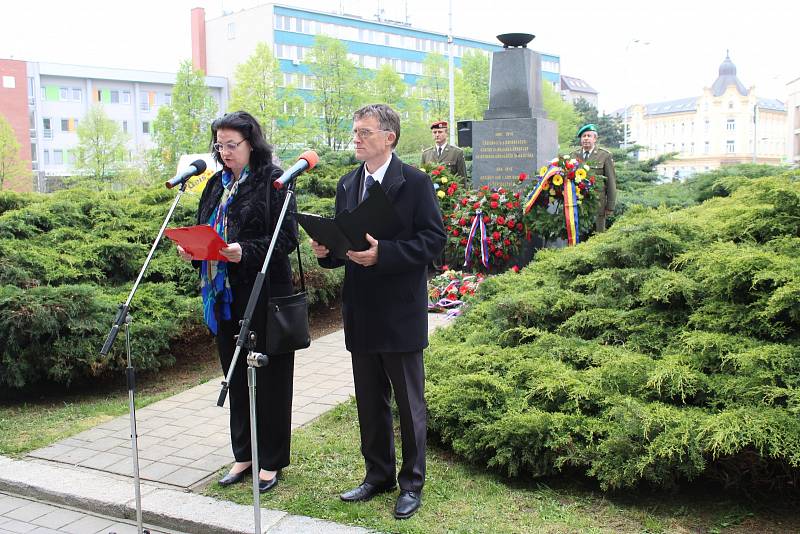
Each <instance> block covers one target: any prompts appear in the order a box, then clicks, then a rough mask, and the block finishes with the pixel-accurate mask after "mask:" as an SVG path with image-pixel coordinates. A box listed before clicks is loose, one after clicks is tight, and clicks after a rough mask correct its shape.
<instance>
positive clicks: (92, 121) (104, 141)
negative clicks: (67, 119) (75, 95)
mask: <svg viewBox="0 0 800 534" xmlns="http://www.w3.org/2000/svg"><path fill="white" fill-rule="evenodd" d="M126 141H127V136H126V135H125V134H124V133H122V130H121V129H120V127H119V125H118V124H117V123H116V122H115V121H113V120H111V119H109V118H108V116H107V115H106V113H105V111H103V106H102V105H101V104H95V105H93V106H92V107H91V108H89V111H88V112H87V113H86V116H85V117H84V118H83V120H82V121H80V123H79V124H78V147H77V153H76V156H75V169H76V170H77V171H80V172H81V173H82V174H83V175H84V176H88V177H90V178H92V179H94V180H105V179H107V178H109V177H111V176H114V175H115V174H116V173H117V172H118V171H119V170H120V168H121V167H122V161H123V159H124V157H125V143H126Z"/></svg>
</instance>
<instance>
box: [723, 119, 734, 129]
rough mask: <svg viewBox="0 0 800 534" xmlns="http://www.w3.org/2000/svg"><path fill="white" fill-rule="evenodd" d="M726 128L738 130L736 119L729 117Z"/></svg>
mask: <svg viewBox="0 0 800 534" xmlns="http://www.w3.org/2000/svg"><path fill="white" fill-rule="evenodd" d="M725 129H726V130H728V131H729V132H733V131H735V130H736V119H728V122H727V124H726V125H725Z"/></svg>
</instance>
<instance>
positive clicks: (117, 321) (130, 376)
mask: <svg viewBox="0 0 800 534" xmlns="http://www.w3.org/2000/svg"><path fill="white" fill-rule="evenodd" d="M187 181H188V177H187V179H186V180H184V181H183V182H182V183H181V186H180V189H179V190H178V194H177V195H175V200H174V201H173V202H172V206H170V208H169V212H168V213H167V216H166V217H165V218H164V223H163V224H162V225H161V229H160V230H159V231H158V236H156V239H155V241H153V246H152V247H150V252H149V253H148V254H147V258H146V259H145V260H144V265H142V269H141V270H140V271H139V276H138V277H137V278H136V282H134V284H133V288H132V289H131V292H130V294H129V295H128V298H127V300H126V301H125V303H124V304H120V306H119V309H118V310H117V316H116V317H115V318H114V324H113V326H112V327H111V331H110V332H109V333H108V337H107V338H106V341H105V343H104V344H103V348H102V349H100V355H101V356H108V352H109V351H110V350H111V345H113V344H114V340H115V339H117V334H119V330H120V328H122V326H123V325H124V326H125V349H126V352H127V355H128V367H127V368H126V369H125V377H126V379H127V384H128V412H129V413H130V419H131V456H132V457H133V458H132V459H133V480H134V489H135V493H136V526H137V528H138V532H139V534H150V531H149V530H148V529H145V528H143V526H142V490H141V482H140V480H139V446H138V442H137V438H138V435H137V434H136V403H135V401H136V371H135V370H134V368H133V365H132V363H131V338H130V333H129V331H128V326H129V325H130V322H131V316H130V315H129V314H128V310H129V309H130V306H131V301H132V300H133V295H134V294H135V293H136V290H137V289H138V288H139V283H140V282H141V281H142V277H144V272H145V270H147V266H148V265H149V264H150V260H151V259H152V258H153V254H154V253H155V251H156V247H158V244H159V243H160V242H161V237H162V236H163V235H164V230H165V229H166V228H167V224H168V223H169V221H170V219H172V214H173V213H174V212H175V208H176V207H177V205H178V201H179V200H180V199H181V196H182V195H183V193H184V191H186V182H187Z"/></svg>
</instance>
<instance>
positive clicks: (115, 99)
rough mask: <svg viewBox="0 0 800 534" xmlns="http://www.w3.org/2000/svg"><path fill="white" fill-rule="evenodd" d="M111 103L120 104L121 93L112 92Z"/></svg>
mask: <svg viewBox="0 0 800 534" xmlns="http://www.w3.org/2000/svg"><path fill="white" fill-rule="evenodd" d="M111 103H112V104H119V91H111Z"/></svg>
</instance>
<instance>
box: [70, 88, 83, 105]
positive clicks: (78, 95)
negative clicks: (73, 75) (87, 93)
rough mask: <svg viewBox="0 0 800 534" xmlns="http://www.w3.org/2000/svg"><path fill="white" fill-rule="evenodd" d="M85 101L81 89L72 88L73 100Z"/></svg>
mask: <svg viewBox="0 0 800 534" xmlns="http://www.w3.org/2000/svg"><path fill="white" fill-rule="evenodd" d="M82 99H83V91H81V89H80V88H79V87H73V88H72V100H74V101H75V102H80V101H81V100H82Z"/></svg>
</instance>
